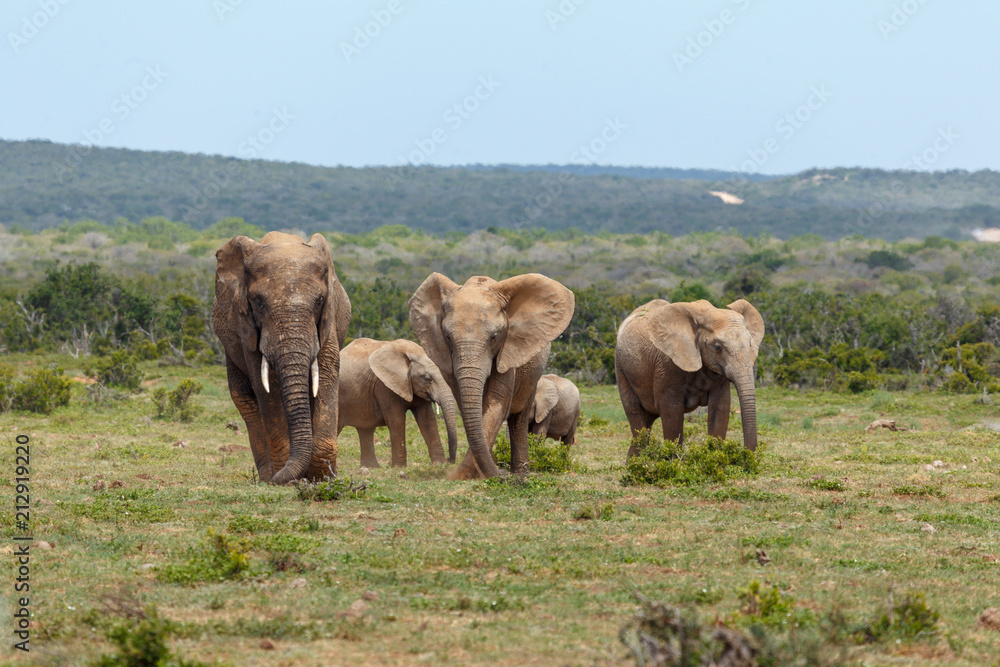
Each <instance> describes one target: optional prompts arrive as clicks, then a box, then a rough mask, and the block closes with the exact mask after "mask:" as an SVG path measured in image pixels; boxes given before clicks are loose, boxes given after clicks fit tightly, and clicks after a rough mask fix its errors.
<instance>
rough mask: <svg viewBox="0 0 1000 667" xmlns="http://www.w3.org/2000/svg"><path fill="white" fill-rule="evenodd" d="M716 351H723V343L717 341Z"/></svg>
mask: <svg viewBox="0 0 1000 667" xmlns="http://www.w3.org/2000/svg"><path fill="white" fill-rule="evenodd" d="M715 351H716V352H722V343H716V344H715Z"/></svg>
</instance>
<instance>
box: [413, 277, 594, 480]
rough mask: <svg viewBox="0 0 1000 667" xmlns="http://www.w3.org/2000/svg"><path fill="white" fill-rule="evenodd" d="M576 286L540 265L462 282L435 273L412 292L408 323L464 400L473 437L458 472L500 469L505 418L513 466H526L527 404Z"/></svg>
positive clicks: (464, 475)
mask: <svg viewBox="0 0 1000 667" xmlns="http://www.w3.org/2000/svg"><path fill="white" fill-rule="evenodd" d="M574 305H575V300H574V297H573V292H571V291H570V290H569V289H567V288H566V287H564V286H563V285H561V284H560V283H558V282H557V281H555V280H552V279H551V278H547V277H546V276H543V275H541V274H538V273H529V274H525V275H520V276H514V277H512V278H507V279H505V280H501V281H499V282H497V281H496V280H493V279H492V278H487V277H485V276H474V277H472V278H469V280H467V281H466V282H465V284H464V285H458V284H457V283H455V282H453V281H452V280H450V279H449V278H447V277H445V276H443V275H441V274H440V273H432V274H431V275H430V276H428V277H427V279H426V280H424V282H423V283H422V284H421V285H420V287H418V288H417V291H416V292H415V293H414V294H413V296H412V297H411V298H410V323H411V324H412V325H413V330H414V332H416V334H417V336H418V337H419V338H420V343H421V345H422V346H423V348H424V349H425V350H426V351H427V354H428V355H429V356H430V358H431V359H432V360H433V361H434V363H435V364H437V365H438V368H440V369H441V374H442V375H443V376H444V378H445V380H446V381H447V382H448V385H449V386H450V387H451V389H452V391H453V392H454V394H455V399H456V400H457V401H458V406H459V411H460V412H461V414H462V421H463V424H464V426H465V433H466V436H467V438H468V440H469V451H468V452H467V453H466V456H465V459H464V460H463V461H462V463H461V464H460V465H459V466H458V467H457V468H456V470H455V471H454V472H453V473H452V475H451V476H452V477H453V478H455V479H469V478H474V477H479V476H485V477H494V476H496V475H498V474H500V470H499V468H498V467H497V465H496V462H495V461H494V459H493V451H492V447H493V442H494V440H495V439H496V436H497V434H498V433H499V431H500V427H501V425H502V424H503V421H504V419H506V420H507V428H508V431H509V433H510V442H511V456H510V464H511V470H512V471H514V472H517V473H521V472H527V470H528V409H529V408H530V407H531V405H532V403H533V402H534V398H535V386H536V385H537V384H538V378H540V377H541V375H542V373H543V372H544V369H545V364H546V362H547V361H548V357H549V350H550V348H551V344H552V341H553V340H555V338H556V337H557V336H559V334H561V333H562V332H563V330H564V329H565V328H566V327H567V325H569V321H570V319H571V318H572V317H573V308H574Z"/></svg>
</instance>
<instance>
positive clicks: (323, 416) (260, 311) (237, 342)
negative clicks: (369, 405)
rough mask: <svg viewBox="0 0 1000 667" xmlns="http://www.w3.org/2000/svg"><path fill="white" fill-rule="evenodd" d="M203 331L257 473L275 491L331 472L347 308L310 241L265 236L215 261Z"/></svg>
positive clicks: (242, 241)
mask: <svg viewBox="0 0 1000 667" xmlns="http://www.w3.org/2000/svg"><path fill="white" fill-rule="evenodd" d="M215 257H216V260H217V262H218V263H217V266H216V270H215V302H214V303H213V304H212V324H213V326H214V327H215V333H216V335H217V336H218V337H219V340H220V341H222V346H223V348H224V349H225V352H226V374H227V376H228V379H229V392H230V395H231V396H232V398H233V402H234V403H235V404H236V407H237V408H238V409H239V411H240V414H241V415H242V416H243V421H244V422H246V426H247V433H248V434H249V436H250V449H251V450H252V451H253V458H254V463H255V464H256V466H257V473H258V475H259V476H260V480H261V481H263V482H271V483H274V484H284V483H286V482H290V481H293V480H296V479H299V478H302V477H308V478H310V479H321V478H322V477H323V476H324V475H325V474H328V466H329V469H332V470H334V471H336V469H337V390H338V379H339V371H340V346H341V345H342V344H343V341H344V338H345V337H346V335H347V324H348V322H349V321H350V319H351V302H350V300H349V299H348V298H347V292H345V291H344V288H343V286H342V285H341V284H340V281H339V280H337V272H336V271H335V270H334V266H333V259H332V257H331V255H330V246H329V245H328V244H327V242H326V239H325V238H323V236H322V235H320V234H315V235H314V236H313V237H312V239H310V241H309V243H306V242H305V241H304V240H302V239H301V238H299V237H298V236H294V235H291V234H283V233H281V232H270V233H268V234H266V235H265V236H264V238H263V239H261V241H260V243H257V242H256V241H254V240H253V239H250V238H247V237H246V236H237V237H235V238H233V239H232V240H230V241H228V242H227V243H226V244H225V245H224V246H222V248H221V249H219V251H218V252H217V253H216V254H215Z"/></svg>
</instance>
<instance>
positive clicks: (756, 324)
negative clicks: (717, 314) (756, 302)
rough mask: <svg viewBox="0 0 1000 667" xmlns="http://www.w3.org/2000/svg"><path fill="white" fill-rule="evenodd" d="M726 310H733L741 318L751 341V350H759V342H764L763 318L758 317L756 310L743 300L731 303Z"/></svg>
mask: <svg viewBox="0 0 1000 667" xmlns="http://www.w3.org/2000/svg"><path fill="white" fill-rule="evenodd" d="M726 308H729V309H730V310H735V311H736V312H737V313H739V314H740V315H742V316H743V319H744V320H746V323H747V330H748V331H749V332H750V339H751V340H752V341H753V349H754V350H759V349H760V342H761V341H762V340H764V318H763V317H761V316H760V313H758V312H757V309H756V308H754V307H753V306H752V305H750V302H749V301H747V300H745V299H739V300H738V301H733V302H732V303H731V304H729V305H728V306H726Z"/></svg>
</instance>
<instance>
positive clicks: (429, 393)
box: [368, 340, 458, 463]
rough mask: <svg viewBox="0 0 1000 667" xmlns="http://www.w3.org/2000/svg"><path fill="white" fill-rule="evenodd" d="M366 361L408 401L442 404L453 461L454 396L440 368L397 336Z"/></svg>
mask: <svg viewBox="0 0 1000 667" xmlns="http://www.w3.org/2000/svg"><path fill="white" fill-rule="evenodd" d="M368 364H369V365H370V366H371V369H372V372H373V373H375V377H377V378H378V379H379V380H381V381H382V383H383V384H384V385H385V386H386V387H388V388H389V389H391V390H392V391H394V392H395V393H396V394H397V395H398V396H400V397H401V398H402V399H403V400H404V401H406V402H407V403H409V402H410V401H412V400H413V397H414V396H419V397H420V398H423V399H424V400H428V401H433V402H435V403H437V404H438V405H440V406H441V410H442V411H443V412H444V423H445V428H446V429H447V430H448V461H449V462H450V463H454V462H455V454H456V452H457V450H458V432H457V431H456V428H455V397H454V396H453V395H452V393H451V389H450V388H449V387H448V383H447V382H445V379H444V377H443V376H442V375H441V371H440V369H439V368H438V367H437V366H436V365H435V364H434V362H433V361H431V359H430V357H428V356H427V354H426V353H425V352H424V350H423V349H421V347H420V346H419V345H417V344H416V343H412V342H410V341H408V340H396V341H393V342H392V343H389V344H387V345H383V346H382V347H380V348H379V349H377V350H376V351H375V352H373V353H372V355H371V356H370V357H369V358H368Z"/></svg>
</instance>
